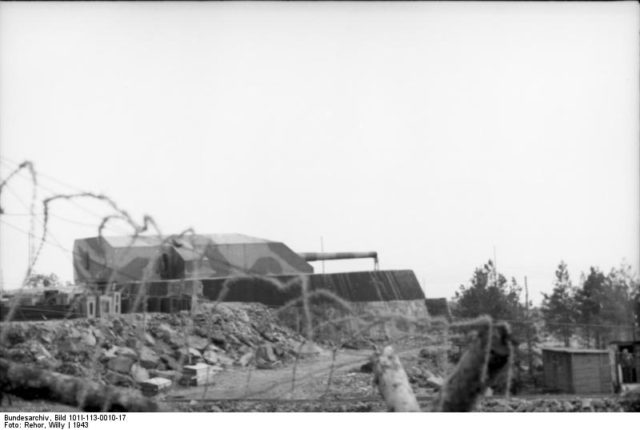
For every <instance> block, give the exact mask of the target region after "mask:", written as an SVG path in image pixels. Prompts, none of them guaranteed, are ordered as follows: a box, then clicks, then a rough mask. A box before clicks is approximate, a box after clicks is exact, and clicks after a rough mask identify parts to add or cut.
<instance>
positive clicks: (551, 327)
mask: <svg viewBox="0 0 640 430" xmlns="http://www.w3.org/2000/svg"><path fill="white" fill-rule="evenodd" d="M542 295H543V296H544V299H543V300H542V307H541V311H542V316H543V318H544V322H545V326H546V328H547V330H548V331H549V332H551V333H553V334H554V335H556V336H558V337H559V338H560V339H562V341H563V342H564V345H565V346H569V345H570V340H571V336H572V335H573V334H574V329H575V325H574V324H575V323H576V321H577V318H578V314H577V308H576V306H577V304H576V298H575V295H576V290H575V288H574V287H573V285H572V284H571V279H570V277H569V271H568V270H567V264H566V263H565V262H564V261H561V262H560V264H559V265H558V268H557V269H556V280H555V282H554V288H553V291H552V292H551V294H545V293H543V294H542Z"/></svg>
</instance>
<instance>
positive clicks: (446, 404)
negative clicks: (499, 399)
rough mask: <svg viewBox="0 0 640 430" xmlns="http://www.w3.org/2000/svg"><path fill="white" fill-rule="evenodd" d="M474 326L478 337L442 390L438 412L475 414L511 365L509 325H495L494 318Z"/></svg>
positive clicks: (481, 321) (478, 321)
mask: <svg viewBox="0 0 640 430" xmlns="http://www.w3.org/2000/svg"><path fill="white" fill-rule="evenodd" d="M470 325H474V326H477V336H476V338H475V339H474V340H473V342H472V343H471V345H470V346H469V348H468V349H467V350H466V351H465V352H464V354H463V355H462V357H461V358H460V361H459V362H458V365H457V366H456V368H455V369H454V371H453V373H452V374H451V375H450V376H449V377H448V378H447V380H446V382H445V385H444V386H443V387H442V390H441V392H440V398H439V400H438V402H437V404H436V409H435V410H436V411H439V412H469V411H472V410H473V409H474V408H475V404H476V401H477V399H478V398H479V397H480V396H481V395H482V394H483V393H484V391H485V390H486V388H487V387H488V386H489V385H490V384H491V383H492V382H493V381H495V379H496V378H497V377H498V375H500V374H501V373H502V372H503V371H504V370H505V368H507V367H508V366H509V363H510V361H511V354H512V351H511V350H512V348H511V332H510V329H509V325H508V324H507V323H498V324H495V325H494V324H493V323H492V321H491V318H489V317H480V318H478V319H477V320H476V321H475V322H473V323H471V324H470Z"/></svg>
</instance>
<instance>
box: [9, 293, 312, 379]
mask: <svg viewBox="0 0 640 430" xmlns="http://www.w3.org/2000/svg"><path fill="white" fill-rule="evenodd" d="M1 327H2V329H4V330H6V337H5V341H4V342H3V344H2V346H1V347H0V356H2V357H5V358H8V359H10V360H14V361H19V362H21V363H33V364H34V365H36V366H38V367H42V368H46V369H49V370H53V371H56V372H60V373H64V374H69V375H74V376H80V377H88V378H91V379H94V380H99V381H102V382H106V383H109V384H113V385H118V386H128V387H140V384H141V383H142V382H144V381H148V380H150V379H153V378H162V379H167V380H171V381H174V382H179V381H180V380H181V379H185V371H186V373H188V372H189V371H191V372H193V375H191V376H193V377H194V378H191V379H189V378H187V379H189V381H188V382H189V384H192V383H194V381H195V382H202V381H204V380H205V379H206V380H207V381H209V379H210V378H209V377H208V376H207V377H203V376H201V375H200V373H198V372H200V370H197V369H199V368H200V367H202V366H203V365H207V366H206V367H207V373H208V374H214V373H216V372H219V371H221V370H223V369H226V368H230V367H233V366H243V367H244V366H255V367H258V368H273V367H278V366H281V365H284V364H286V363H289V362H291V361H293V360H294V359H295V356H296V353H297V351H298V349H299V347H300V345H301V344H302V342H303V340H304V339H303V338H302V336H300V335H299V334H297V333H295V332H293V331H291V330H289V329H287V328H285V327H283V326H281V325H279V324H278V323H277V320H276V318H275V317H274V316H273V315H272V312H271V311H270V309H269V308H267V307H266V306H263V305H260V304H253V303H252V304H227V303H224V304H217V305H216V306H210V307H207V308H203V309H202V311H201V312H200V313H196V314H193V315H192V314H189V313H187V312H181V313H175V314H125V315H120V316H117V317H112V318H109V319H75V320H57V321H43V322H14V323H9V324H6V323H5V324H3V325H2V326H1ZM193 365H200V367H188V366H193ZM185 367H186V368H185ZM194 369H195V370H194ZM156 381H157V380H156Z"/></svg>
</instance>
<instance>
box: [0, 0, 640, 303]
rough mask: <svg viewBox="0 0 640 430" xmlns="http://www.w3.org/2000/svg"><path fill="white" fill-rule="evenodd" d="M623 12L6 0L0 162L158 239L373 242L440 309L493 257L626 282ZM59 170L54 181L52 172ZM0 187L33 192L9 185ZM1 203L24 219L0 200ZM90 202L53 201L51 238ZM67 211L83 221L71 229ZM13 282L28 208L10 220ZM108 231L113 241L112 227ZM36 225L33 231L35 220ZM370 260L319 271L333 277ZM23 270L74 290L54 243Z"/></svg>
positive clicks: (633, 145) (631, 203) (15, 204)
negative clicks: (96, 200)
mask: <svg viewBox="0 0 640 430" xmlns="http://www.w3.org/2000/svg"><path fill="white" fill-rule="evenodd" d="M638 12H639V8H638V5H637V4H636V3H634V2H629V3H599V4H589V3H581V4H574V3H545V4H532V3H519V4H508V3H495V4H486V3H470V4H461V3H440V2H433V3H430V2H429V3H395V4H394V3H377V2H376V3H353V4H344V3H340V4H338V3H315V4H309V3H289V2H285V3H188V4H184V3H183V4H173V3H158V4H150V3H144V2H143V3H124V4H123V3H89V4H77V3H74V4H71V3H64V4H51V3H38V4H33V3H17V4H16V3H2V4H1V5H0V60H1V64H0V144H1V148H0V152H1V154H0V155H2V156H3V157H7V159H8V160H10V161H8V162H6V161H5V162H3V163H2V164H1V165H0V168H1V169H2V176H3V177H6V175H7V174H8V172H9V168H10V166H12V165H13V164H12V162H13V163H15V162H20V161H23V160H25V159H29V160H32V161H33V162H34V163H35V165H36V168H37V169H38V170H39V171H41V172H43V173H45V174H47V175H50V177H41V178H40V179H41V184H42V185H43V186H44V187H46V188H47V189H40V190H39V196H40V197H45V196H47V195H50V193H51V191H52V190H53V191H58V192H69V191H71V190H70V189H69V188H65V186H63V185H61V184H60V183H59V182H54V179H55V180H58V181H61V182H62V183H64V184H71V185H73V186H74V187H76V189H82V190H88V191H96V192H103V193H106V194H108V195H109V196H111V197H112V198H113V199H115V200H116V201H117V202H118V203H119V204H120V205H121V206H122V207H123V208H126V209H127V210H129V211H130V212H131V213H132V214H133V215H135V216H136V217H141V216H142V214H144V213H148V214H151V215H153V216H154V217H155V219H156V220H157V222H158V223H159V224H160V226H161V228H162V229H163V231H164V232H166V233H177V232H179V231H180V230H182V229H184V228H186V227H189V226H192V227H194V228H195V229H196V230H197V231H200V232H206V233H216V232H217V233H222V232H239V233H245V234H249V235H255V236H258V237H265V238H269V239H274V240H280V241H283V242H285V243H287V244H288V245H289V246H290V247H291V248H292V249H294V250H296V251H319V250H320V237H323V238H324V249H325V251H357V250H377V251H378V252H379V255H380V258H381V267H382V268H384V269H404V268H406V269H413V270H415V272H416V275H417V276H418V278H419V280H420V281H421V283H422V284H423V288H424V289H425V293H426V294H427V296H428V297H439V296H446V297H451V296H453V294H454V291H455V290H456V289H457V287H458V286H459V285H460V284H461V283H467V282H468V280H469V279H470V277H471V275H472V273H473V270H474V268H475V267H478V266H480V265H481V264H483V263H484V262H486V261H487V260H488V259H489V258H493V252H494V247H495V249H496V253H497V261H498V269H499V271H500V272H502V273H504V274H505V275H507V276H508V277H511V276H514V277H516V278H517V279H518V280H519V281H520V282H521V283H522V282H523V279H524V276H527V277H528V280H529V288H530V291H531V297H532V299H533V300H534V301H535V302H538V301H539V299H540V294H539V293H540V291H548V290H550V289H551V283H552V281H553V278H554V270H555V268H556V266H557V264H558V262H559V261H560V260H561V259H564V260H565V261H567V262H568V264H569V269H570V272H571V274H572V276H573V278H574V280H576V281H577V280H578V277H579V274H580V272H581V271H586V270H588V267H589V266H591V265H595V266H599V267H600V268H602V269H603V270H607V271H608V270H609V269H610V268H611V267H612V266H617V265H619V263H620V262H621V261H622V260H623V259H625V260H626V261H627V262H628V263H631V264H632V265H633V267H634V269H635V270H638V259H639V253H638V241H639V237H640V231H639V220H640V213H639V212H640V201H639V196H640V191H639V183H640V182H639V180H638V172H639V171H640V169H639V160H640V156H639V151H638V136H639V135H640V130H639V128H638V127H639V125H638V118H639V115H640V112H639V101H638V95H639V90H640V89H639V84H638V80H639V72H640V69H639V55H638V50H639V46H640V43H639V42H640V41H639V30H640V28H639V18H638V16H639V14H638ZM52 178H53V179H52ZM9 188H10V189H11V191H13V192H14V193H16V194H18V195H20V196H21V199H22V200H23V201H24V202H25V203H28V201H29V196H30V192H31V191H30V188H29V186H28V181H27V180H26V179H25V177H18V178H16V179H15V180H14V181H12V182H10V184H9ZM2 203H3V207H4V209H5V211H6V212H7V213H11V214H20V213H22V214H24V213H25V212H27V211H26V209H25V208H24V206H22V205H21V203H20V202H19V201H18V200H17V199H16V198H15V197H14V195H12V194H11V193H10V192H9V191H7V193H3V196H2ZM83 208H88V209H89V210H90V211H92V212H94V213H96V214H107V213H109V211H108V210H107V209H106V208H105V207H104V206H101V205H99V204H92V203H90V202H86V201H84V202H83V201H81V202H78V205H73V204H69V203H64V202H58V203H56V204H55V205H54V206H53V208H52V209H53V213H54V215H56V216H58V217H63V218H66V220H64V219H61V218H52V220H51V224H50V231H51V233H52V236H51V237H52V239H51V241H52V242H54V243H55V242H56V241H57V242H59V244H60V245H61V246H62V247H63V248H66V249H68V250H70V249H71V247H72V243H73V240H74V239H75V238H77V237H87V236H94V235H96V228H97V223H98V222H99V218H98V217H97V216H95V215H92V214H90V213H88V212H86V211H85V210H84V209H83ZM68 220H75V221H78V222H80V223H84V224H88V225H80V224H77V223H75V224H74V223H71V222H69V221H68ZM2 221H3V222H5V223H10V224H12V226H8V225H6V224H5V225H3V226H2V244H1V246H2V263H3V265H2V270H3V275H4V281H5V286H6V287H7V288H13V287H15V286H17V284H19V283H20V280H21V277H22V276H23V274H24V271H25V270H26V264H27V259H28V251H27V239H26V235H25V234H24V233H23V232H19V231H17V230H15V229H14V227H17V228H19V229H21V230H24V231H27V230H28V229H29V218H28V217H27V216H23V215H5V216H2ZM116 227H117V226H116V225H115V224H114V229H113V231H112V232H113V233H115V234H118V233H119V232H124V231H126V230H124V229H123V228H122V227H118V228H116ZM38 231H40V230H38ZM370 267H371V263H370V262H368V261H355V262H343V263H338V262H333V263H331V262H328V263H326V268H327V270H328V271H339V270H346V269H349V270H352V269H360V270H367V269H369V268H370ZM37 270H39V271H44V272H52V271H53V272H56V273H57V274H58V275H59V276H60V277H62V278H63V279H68V280H70V279H71V278H72V266H71V259H70V254H69V253H68V252H65V251H63V250H61V249H59V248H56V247H55V246H50V245H46V246H45V248H44V251H43V253H42V255H41V258H40V260H39V262H38V265H37Z"/></svg>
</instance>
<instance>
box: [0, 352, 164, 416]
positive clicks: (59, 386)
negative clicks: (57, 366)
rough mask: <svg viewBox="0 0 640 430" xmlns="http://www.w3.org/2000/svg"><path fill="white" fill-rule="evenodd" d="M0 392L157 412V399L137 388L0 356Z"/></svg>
mask: <svg viewBox="0 0 640 430" xmlns="http://www.w3.org/2000/svg"><path fill="white" fill-rule="evenodd" d="M0 393H5V394H11V395H14V396H17V397H20V398H22V399H25V400H47V401H51V402H55V403H62V404H65V405H69V406H74V407H77V408H79V409H81V410H84V411H87V412H100V411H106V412H157V411H162V410H164V407H162V406H161V404H159V403H158V402H155V401H153V400H151V399H148V398H146V397H144V396H142V395H141V394H139V393H138V392H137V391H134V390H128V389H120V388H116V387H113V386H109V385H106V384H101V383H99V382H95V381H90V380H86V379H83V378H77V377H74V376H69V375H63V374H61V373H56V372H51V371H47V370H43V369H38V368H34V367H32V366H26V365H23V364H18V363H15V362H12V361H10V360H6V359H3V358H0Z"/></svg>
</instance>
